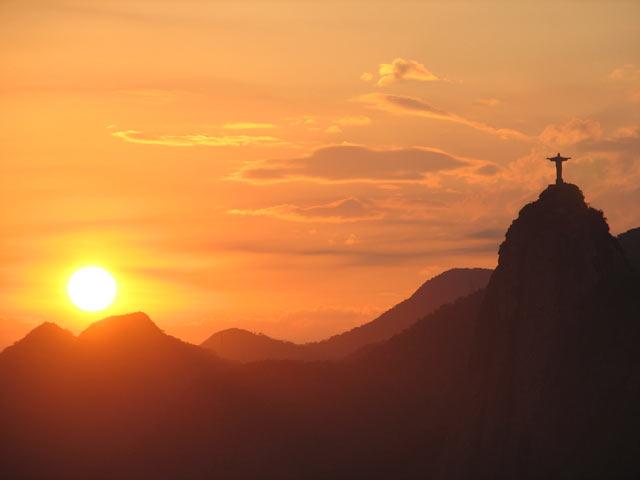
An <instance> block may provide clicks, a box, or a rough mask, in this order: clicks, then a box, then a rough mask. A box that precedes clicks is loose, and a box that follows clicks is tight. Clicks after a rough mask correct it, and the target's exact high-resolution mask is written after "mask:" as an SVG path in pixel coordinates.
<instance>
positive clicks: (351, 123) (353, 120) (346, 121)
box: [325, 115, 371, 133]
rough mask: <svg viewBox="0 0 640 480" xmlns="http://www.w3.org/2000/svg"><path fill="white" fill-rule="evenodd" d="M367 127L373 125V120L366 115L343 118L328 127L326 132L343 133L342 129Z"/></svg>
mask: <svg viewBox="0 0 640 480" xmlns="http://www.w3.org/2000/svg"><path fill="white" fill-rule="evenodd" d="M365 125H371V119H370V118H369V117H365V116H364V115H356V116H353V117H343V118H339V119H338V120H336V121H335V122H334V124H333V125H330V126H328V127H327V128H326V130H325V132H326V133H340V132H342V127H363V126H365Z"/></svg>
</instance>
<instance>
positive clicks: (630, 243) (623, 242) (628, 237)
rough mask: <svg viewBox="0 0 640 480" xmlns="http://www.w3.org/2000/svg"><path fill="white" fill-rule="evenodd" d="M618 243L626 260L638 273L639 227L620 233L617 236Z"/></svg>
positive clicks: (639, 265)
mask: <svg viewBox="0 0 640 480" xmlns="http://www.w3.org/2000/svg"><path fill="white" fill-rule="evenodd" d="M618 241H619V242H620V246H622V249H623V250H624V253H625V255H626V256H627V260H629V262H630V263H631V265H633V267H634V268H635V269H636V270H637V271H639V272H640V227H638V228H633V229H631V230H628V231H626V232H624V233H621V234H620V235H618Z"/></svg>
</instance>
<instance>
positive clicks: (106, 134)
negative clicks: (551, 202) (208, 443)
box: [0, 0, 640, 347]
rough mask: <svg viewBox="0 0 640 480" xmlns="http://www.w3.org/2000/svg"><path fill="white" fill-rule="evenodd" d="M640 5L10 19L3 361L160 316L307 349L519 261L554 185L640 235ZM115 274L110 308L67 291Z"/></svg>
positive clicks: (200, 334) (150, 5) (97, 6)
mask: <svg viewBox="0 0 640 480" xmlns="http://www.w3.org/2000/svg"><path fill="white" fill-rule="evenodd" d="M638 18H640V3H638V2H631V1H630V2H622V1H619V2H616V1H610V0H609V1H602V2H596V1H581V2H578V1H576V2H558V1H555V2H545V1H542V2H540V1H535V2H507V1H504V2H483V1H473V2H462V1H424V2H401V1H394V2H373V1H368V2H359V1H351V2H331V1H324V2H306V1H287V2H284V1H283V2H277V1H269V2H264V1H259V2H256V1H233V2H223V1H208V2H207V1H204V0H202V1H197V0H185V1H180V2H178V1H164V0H153V1H152V0H145V1H141V0H137V1H135V0H134V1H98V0H96V1H80V0H78V1H64V0H58V1H53V0H52V1H36V0H34V1H12V0H5V1H4V2H2V4H0V22H1V25H0V58H1V62H0V65H1V66H0V68H1V71H0V95H1V108H2V115H1V116H0V122H1V125H0V135H1V136H2V137H1V139H0V140H1V141H0V149H1V150H0V162H1V163H0V173H1V176H0V202H1V210H0V216H1V220H2V222H1V224H0V228H1V229H2V232H0V282H1V283H0V284H1V286H2V288H1V289H0V347H2V346H4V345H6V344H8V343H10V342H12V341H14V340H16V339H17V338H20V337H21V336H22V335H24V334H25V333H26V332H27V331H28V330H29V329H31V328H33V327H34V326H35V325H36V324H38V323H40V322H42V321H44V320H51V321H55V322H57V323H59V324H60V325H62V326H64V327H67V328H71V329H73V330H75V331H77V330H79V329H82V328H84V327H85V326H86V325H88V324H89V323H90V322H92V321H94V320H96V319H98V318H101V317H103V316H106V315H109V314H116V313H126V312H129V311H135V310H143V311H145V312H147V313H148V314H149V315H150V316H151V317H152V318H153V319H154V320H155V321H156V322H157V323H158V324H159V325H160V326H161V327H162V328H164V329H165V330H166V331H167V332H168V333H171V334H174V335H176V336H179V337H181V338H184V339H186V340H189V341H193V342H200V341H202V340H204V338H206V337H207V336H208V335H209V334H211V333H213V332H215V331H217V330H219V329H221V328H226V327H229V326H239V327H245V328H249V329H252V330H260V331H263V332H265V333H267V334H270V335H273V336H276V337H279V338H285V339H290V340H294V341H307V340H315V339H319V338H323V337H325V336H328V335H331V334H334V333H337V332H340V331H343V330H345V329H348V328H351V327H353V326H355V325H357V324H360V323H363V322H365V321H367V320H370V319H372V318H374V317H375V316H376V314H378V313H380V312H381V311H383V310H385V309H386V308H388V307H389V306H391V305H393V304H395V303H397V302H398V301H400V300H402V299H404V298H406V297H407V296H408V295H409V294H410V293H412V292H413V291H414V290H415V289H416V288H417V287H418V286H419V285H420V284H421V283H422V282H423V281H424V280H426V279H427V278H429V277H430V276H432V275H434V274H437V273H439V272H441V271H443V270H446V269H448V268H451V267H456V266H469V267H474V266H483V267H493V266H494V265H495V263H496V260H497V246H498V245H499V243H500V241H501V238H502V235H503V234H504V230H505V229H506V227H507V226H508V225H509V223H510V221H511V219H512V218H513V217H514V216H515V215H516V214H517V212H518V210H519V208H520V207H521V206H522V205H523V203H524V202H527V201H530V200H532V199H534V198H535V197H536V196H537V194H538V193H539V191H540V190H541V189H542V188H544V187H545V186H546V185H547V184H548V183H551V182H552V181H553V179H554V176H555V172H554V169H553V165H551V164H550V163H549V162H547V161H546V160H544V157H546V156H550V155H552V154H555V153H557V152H558V151H560V152H562V153H563V154H565V155H568V156H571V157H573V158H572V160H570V161H569V162H568V163H567V164H565V178H566V179H567V181H570V182H573V183H576V184H578V185H579V186H580V187H581V188H582V189H583V191H584V192H585V194H586V196H587V200H588V201H589V202H590V203H591V204H592V205H594V206H596V207H598V208H602V209H603V210H604V211H605V214H606V215H607V217H608V220H609V223H610V225H611V227H612V231H613V233H616V234H617V233H620V232H622V231H625V230H627V229H629V228H632V227H636V226H640V209H639V208H638V204H640V154H639V151H640V148H639V147H640V113H639V112H640V51H639V49H638V45H640V29H639V28H638V24H637V19H638ZM90 264H96V265H99V266H102V267H104V268H106V269H108V270H109V271H111V272H112V273H113V275H114V276H115V277H116V280H117V281H118V285H119V292H118V296H117V298H116V301H115V302H114V304H113V305H112V306H111V307H109V308H108V309H106V310H103V311H102V312H98V313H92V314H88V313H83V312H81V311H79V310H77V309H75V308H74V307H73V306H72V305H71V304H70V303H69V300H68V299H67V297H66V293H65V285H66V281H67V280H68V278H69V276H70V275H71V273H72V272H73V271H74V269H76V268H78V267H80V266H83V265H90Z"/></svg>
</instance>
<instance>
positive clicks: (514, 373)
mask: <svg viewBox="0 0 640 480" xmlns="http://www.w3.org/2000/svg"><path fill="white" fill-rule="evenodd" d="M639 293H640V283H639V281H638V276H637V275H635V274H633V272H632V270H631V267H630V265H629V263H628V262H627V260H626V259H625V256H624V254H623V251H622V248H621V247H620V244H619V243H618V241H617V240H616V239H615V238H614V237H612V236H611V234H610V233H609V226H608V225H607V223H606V220H605V218H604V216H603V214H602V212H601V211H598V210H596V209H593V208H591V207H589V206H588V205H587V204H586V203H585V201H584V196H583V194H582V192H581V191H580V189H579V188H578V187H576V186H575V185H571V184H558V185H550V186H549V187H548V188H547V189H546V190H545V191H543V192H542V193H541V195H540V197H539V199H538V200H537V201H535V202H532V203H530V204H528V205H526V206H525V207H524V208H523V209H522V210H521V211H520V214H519V216H518V218H517V219H516V220H515V221H514V222H513V223H512V225H511V227H510V228H509V230H508V231H507V234H506V239H505V241H504V243H503V244H502V245H501V246H500V252H499V262H498V267H497V268H496V270H495V271H494V273H493V275H492V277H491V280H490V282H489V284H488V286H487V289H486V294H485V298H484V300H483V303H482V306H481V308H480V313H479V316H478V320H477V325H476V331H475V333H474V335H475V338H474V341H473V344H472V346H471V349H470V354H469V358H470V361H469V365H470V370H469V371H468V373H467V374H466V376H467V379H466V385H465V388H464V389H463V394H462V397H463V400H460V399H459V400H458V404H457V405H458V409H459V411H460V412H461V415H460V416H459V417H458V427H457V428H458V430H457V431H455V432H454V434H453V435H452V437H453V438H454V439H455V440H454V441H453V442H452V444H450V448H451V450H450V452H449V455H450V457H449V459H448V463H446V465H445V471H446V472H448V473H449V474H447V475H444V477H445V478H449V477H453V478H469V477H470V476H474V477H475V478H552V477H554V476H556V477H557V476H562V477H563V478H633V477H637V476H638V474H639V473H640V462H638V461H637V459H638V458H640V448H639V444H638V442H637V440H636V439H635V438H634V435H635V434H634V433H633V432H634V431H637V428H638V427H640V408H639V406H640V403H639V401H640V390H639V389H638V383H637V380H634V378H636V379H637V375H638V372H639V371H640V370H639V368H640V353H639V352H638V349H637V345H638V341H640V323H639V322H638V320H639V319H640V295H638V294H639ZM468 398H472V399H473V401H472V402H469V401H465V400H464V399H468ZM451 445H455V446H451ZM633 458H635V459H636V460H635V461H634V460H631V459H633ZM449 468H450V469H451V470H450V471H448V470H447V469H449Z"/></svg>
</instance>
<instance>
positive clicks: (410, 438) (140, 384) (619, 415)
mask: <svg viewBox="0 0 640 480" xmlns="http://www.w3.org/2000/svg"><path fill="white" fill-rule="evenodd" d="M621 237H622V238H621V241H620V242H619V241H618V240H617V239H616V238H614V237H613V236H611V234H610V233H609V227H608V225H607V223H606V221H605V219H604V216H603V214H602V212H600V211H598V210H595V209H593V208H591V207H589V206H588V205H587V204H586V203H585V201H584V197H583V195H582V192H581V191H580V190H579V188H578V187H576V186H575V185H570V184H558V185H552V186H550V187H549V188H547V189H546V190H545V191H543V192H542V193H541V194H540V197H539V198H538V199H537V200H536V201H534V202H532V203H530V204H528V205H526V206H525V207H524V208H523V209H522V210H521V211H520V213H519V215H518V218H517V219H516V220H514V222H513V223H512V225H511V226H510V228H509V230H508V231H507V234H506V237H505V241H504V242H503V244H502V245H501V247H500V251H499V263H498V267H497V268H496V270H495V271H494V272H493V273H492V274H491V278H490V280H489V282H488V284H487V285H486V287H485V288H482V285H483V284H482V285H478V289H476V290H477V291H475V292H473V293H471V294H470V295H467V296H461V297H460V296H459V298H457V299H455V300H454V299H452V300H453V301H451V302H450V303H446V304H444V305H440V306H434V307H433V309H432V311H431V312H430V313H429V314H427V315H426V316H425V315H423V316H422V318H420V319H419V320H417V321H416V319H414V320H412V321H411V322H412V323H411V324H409V325H407V326H406V327H405V328H404V329H403V330H401V331H396V332H395V335H394V334H392V336H391V337H390V338H386V339H384V340H383V341H377V342H374V343H370V342H369V343H367V344H364V346H363V345H360V348H357V349H356V351H353V350H349V349H345V350H340V354H341V355H342V354H345V352H347V351H348V354H347V356H346V357H345V358H343V359H342V360H339V361H331V362H327V361H305V362H300V361H294V360H268V361H256V362H250V363H244V364H243V363H238V362H227V361H225V360H222V359H220V358H218V357H217V356H216V355H214V354H213V353H212V352H211V351H210V350H209V349H207V348H202V347H199V346H195V345H189V344H187V343H184V342H182V341H180V340H178V339H176V338H174V337H171V336H169V335H166V334H165V333H164V332H162V330H161V329H159V328H158V327H157V326H156V325H155V324H154V323H153V322H152V321H151V320H150V319H149V318H148V317H147V316H146V315H145V314H142V313H135V314H130V315H124V316H117V317H110V318H108V319H105V320H103V321H101V322H97V323H96V324H94V325H92V326H90V327H88V328H87V329H86V330H85V331H84V332H82V333H81V334H80V335H78V336H77V337H74V336H73V335H72V334H71V333H70V332H66V331H64V330H62V329H60V328H59V327H56V326H55V325H53V324H44V325H41V326H40V327H38V328H36V329H35V330H34V331H32V332H31V333H30V334H29V335H27V336H26V337H25V338H24V339H22V340H21V341H19V342H17V343H16V344H14V345H13V346H11V347H8V348H7V349H5V350H4V351H3V352H1V353H0V391H2V395H0V425H2V435H0V476H2V478H34V479H36V478H92V479H101V478H104V479H107V478H155V479H163V478H166V479H175V478H190V479H205V478H215V477H219V478H231V479H244V478H305V479H325V478H344V479H351V478H374V479H375V478H379V479H383V478H384V479H387V478H434V479H468V478H478V479H512V478H518V479H538V478H552V479H556V478H558V479H559V478H629V479H630V478H638V477H640V461H639V460H638V459H639V458H640V444H639V443H638V440H637V432H638V431H640V381H639V378H640V376H639V375H640V374H639V372H640V351H639V350H638V348H637V346H638V344H639V343H640V322H639V321H638V320H639V319H640V295H639V292H640V280H639V278H638V273H637V271H634V269H633V268H632V266H631V265H630V263H629V257H630V255H629V254H628V251H629V250H628V249H627V247H625V249H624V250H623V247H622V246H621V243H623V244H625V242H627V240H625V238H624V236H621ZM427 283H428V282H427ZM454 283H455V282H454ZM445 290H446V289H445ZM471 290H473V289H471V288H467V292H469V291H471ZM412 298H413V297H412ZM390 312H391V311H390ZM418 316H420V315H418ZM403 318H406V317H403ZM416 318H417V317H416ZM231 335H238V336H242V335H243V333H242V332H231ZM253 340H254V339H251V340H249V341H253ZM261 340H264V339H261ZM242 341H243V342H244V341H246V340H244V339H243V340H242ZM266 343H267V344H268V343H269V342H266ZM356 343H357V342H356Z"/></svg>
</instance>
